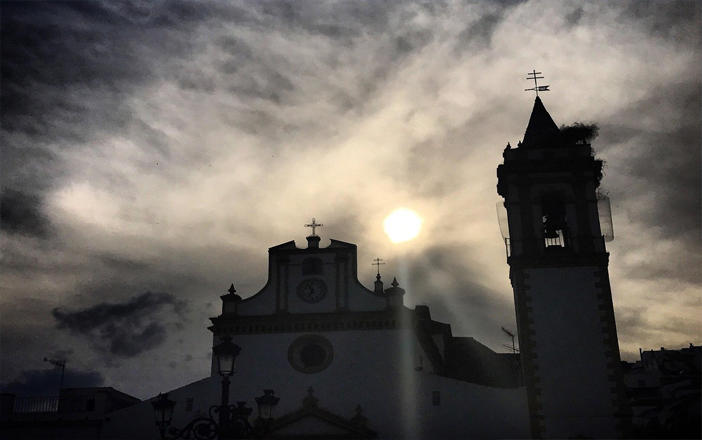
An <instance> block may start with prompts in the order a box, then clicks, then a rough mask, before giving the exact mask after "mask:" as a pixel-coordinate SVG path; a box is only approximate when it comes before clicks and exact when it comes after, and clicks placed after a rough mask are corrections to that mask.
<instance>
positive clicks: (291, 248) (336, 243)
mask: <svg viewBox="0 0 702 440" xmlns="http://www.w3.org/2000/svg"><path fill="white" fill-rule="evenodd" d="M329 240H330V243H329V246H327V247H320V248H310V247H307V248H301V247H297V245H296V244H295V240H290V241H286V242H285V243H281V244H279V245H276V246H273V247H269V248H268V252H275V253H279V252H286V253H296V252H307V251H310V252H325V251H326V252H336V251H338V250H340V249H348V250H352V249H356V248H357V246H356V245H355V244H353V243H348V242H345V241H341V240H336V239H333V238H331V239H329Z"/></svg>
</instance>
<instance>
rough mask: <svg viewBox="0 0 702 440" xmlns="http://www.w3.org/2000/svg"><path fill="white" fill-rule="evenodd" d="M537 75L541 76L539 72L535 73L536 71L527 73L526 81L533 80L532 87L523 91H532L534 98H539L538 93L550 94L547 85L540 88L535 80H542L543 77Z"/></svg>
mask: <svg viewBox="0 0 702 440" xmlns="http://www.w3.org/2000/svg"><path fill="white" fill-rule="evenodd" d="M538 75H541V72H537V71H536V69H533V70H532V71H531V72H529V73H527V77H526V79H533V80H534V87H532V88H530V89H524V91H525V92H528V91H530V90H533V91H534V92H535V93H536V96H539V92H550V90H549V89H548V85H545V86H540V85H539V83H538V82H537V81H536V80H537V79H543V78H544V77H543V76H538Z"/></svg>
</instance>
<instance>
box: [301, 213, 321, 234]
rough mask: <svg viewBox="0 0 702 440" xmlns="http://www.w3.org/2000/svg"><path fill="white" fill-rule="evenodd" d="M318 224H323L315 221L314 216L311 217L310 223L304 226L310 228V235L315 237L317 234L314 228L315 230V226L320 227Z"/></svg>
mask: <svg viewBox="0 0 702 440" xmlns="http://www.w3.org/2000/svg"><path fill="white" fill-rule="evenodd" d="M320 226H324V225H323V224H321V223H317V220H315V219H314V217H312V223H309V224H306V225H305V227H306V228H312V237H316V236H317V232H316V230H317V228H318V227H320Z"/></svg>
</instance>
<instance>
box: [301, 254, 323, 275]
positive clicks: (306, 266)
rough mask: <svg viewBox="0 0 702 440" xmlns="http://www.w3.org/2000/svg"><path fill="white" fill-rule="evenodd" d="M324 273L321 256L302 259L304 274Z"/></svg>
mask: <svg viewBox="0 0 702 440" xmlns="http://www.w3.org/2000/svg"><path fill="white" fill-rule="evenodd" d="M321 273H322V260H320V259H319V258H305V259H304V260H302V274H303V275H319V274H321Z"/></svg>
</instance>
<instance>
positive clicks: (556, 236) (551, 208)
mask: <svg viewBox="0 0 702 440" xmlns="http://www.w3.org/2000/svg"><path fill="white" fill-rule="evenodd" d="M541 208H542V209H541V216H542V217H541V221H542V223H543V228H544V244H545V246H546V247H547V248H548V247H568V223H567V222H566V210H565V203H564V202H563V198H562V197H561V196H560V195H559V194H553V193H552V194H546V195H544V197H543V200H542V203H541Z"/></svg>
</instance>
